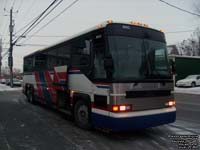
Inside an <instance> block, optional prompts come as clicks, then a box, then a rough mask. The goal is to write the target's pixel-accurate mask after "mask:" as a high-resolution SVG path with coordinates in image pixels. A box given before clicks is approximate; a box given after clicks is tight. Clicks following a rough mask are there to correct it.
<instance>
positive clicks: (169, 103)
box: [165, 100, 176, 107]
mask: <svg viewBox="0 0 200 150" xmlns="http://www.w3.org/2000/svg"><path fill="white" fill-rule="evenodd" d="M165 105H166V106H170V107H172V106H175V105H176V101H175V100H172V101H169V102H167V103H166V104H165Z"/></svg>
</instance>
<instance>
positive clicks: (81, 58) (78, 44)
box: [71, 38, 90, 66]
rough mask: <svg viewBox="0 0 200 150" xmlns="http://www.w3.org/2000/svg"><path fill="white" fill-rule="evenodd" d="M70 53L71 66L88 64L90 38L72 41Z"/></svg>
mask: <svg viewBox="0 0 200 150" xmlns="http://www.w3.org/2000/svg"><path fill="white" fill-rule="evenodd" d="M71 53H72V57H71V59H72V60H71V62H72V66H89V64H90V40H89V39H85V38H82V39H79V40H76V41H74V42H72V47H71Z"/></svg>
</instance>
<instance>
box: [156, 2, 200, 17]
mask: <svg viewBox="0 0 200 150" xmlns="http://www.w3.org/2000/svg"><path fill="white" fill-rule="evenodd" d="M159 1H160V2H162V3H165V4H167V5H169V6H171V7H173V8H176V9H178V10H180V11H183V12H186V13H188V14H191V15H195V16H198V17H200V14H197V13H193V12H190V11H188V10H185V9H183V8H180V7H177V6H175V5H172V4H170V3H168V2H165V1H163V0H159Z"/></svg>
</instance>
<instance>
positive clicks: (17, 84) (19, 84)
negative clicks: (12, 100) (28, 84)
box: [13, 79, 22, 86]
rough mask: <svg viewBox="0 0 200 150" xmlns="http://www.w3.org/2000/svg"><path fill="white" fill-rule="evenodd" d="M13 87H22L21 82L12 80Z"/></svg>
mask: <svg viewBox="0 0 200 150" xmlns="http://www.w3.org/2000/svg"><path fill="white" fill-rule="evenodd" d="M13 85H15V86H21V85H22V80H19V79H13Z"/></svg>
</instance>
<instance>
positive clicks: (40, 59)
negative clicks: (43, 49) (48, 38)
mask: <svg viewBox="0 0 200 150" xmlns="http://www.w3.org/2000/svg"><path fill="white" fill-rule="evenodd" d="M34 62H35V63H34V70H35V71H40V70H45V69H46V68H47V65H46V64H47V55H45V54H39V55H36V56H35V61H34Z"/></svg>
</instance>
